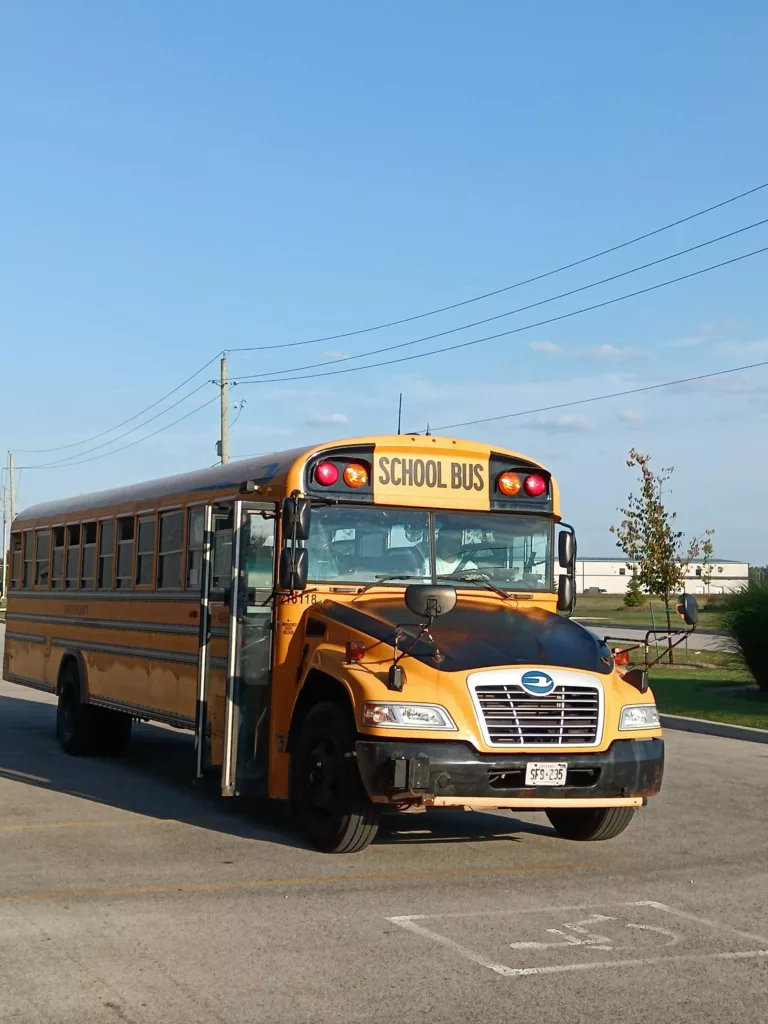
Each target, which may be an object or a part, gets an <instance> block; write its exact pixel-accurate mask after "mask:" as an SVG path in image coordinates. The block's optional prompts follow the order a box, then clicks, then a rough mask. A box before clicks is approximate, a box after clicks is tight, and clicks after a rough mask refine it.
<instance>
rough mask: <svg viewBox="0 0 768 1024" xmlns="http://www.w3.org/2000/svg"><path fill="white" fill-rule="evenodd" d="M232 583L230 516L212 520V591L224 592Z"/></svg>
mask: <svg viewBox="0 0 768 1024" xmlns="http://www.w3.org/2000/svg"><path fill="white" fill-rule="evenodd" d="M231 583H232V516H228V517H227V518H226V519H216V518H214V520H213V579H212V581H211V589H212V590H226V589H227V588H228V587H229V586H230V585H231Z"/></svg>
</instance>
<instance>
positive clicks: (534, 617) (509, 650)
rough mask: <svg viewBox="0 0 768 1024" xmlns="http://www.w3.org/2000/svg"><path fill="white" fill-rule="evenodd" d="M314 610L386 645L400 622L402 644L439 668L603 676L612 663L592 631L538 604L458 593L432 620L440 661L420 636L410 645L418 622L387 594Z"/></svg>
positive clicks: (317, 606)
mask: <svg viewBox="0 0 768 1024" xmlns="http://www.w3.org/2000/svg"><path fill="white" fill-rule="evenodd" d="M315 611H318V612H321V613H322V614H324V615H326V616H327V617H328V618H329V619H331V620H332V621H335V622H338V623H340V624H343V625H345V626H348V627H349V628H351V629H355V630H357V631H358V632H360V633H366V634H367V635H368V636H370V637H372V638H373V639H374V640H378V641H383V642H384V643H389V644H391V643H392V641H393V639H394V627H395V626H400V627H401V628H402V629H403V631H404V632H405V633H406V635H407V636H408V637H409V639H407V640H405V641H403V643H402V644H401V649H402V648H405V649H407V650H408V653H409V654H410V655H411V656H412V657H415V658H417V659H418V660H419V661H422V662H424V663H425V664H428V665H430V666H431V667H433V668H438V669H440V670H441V671H443V672H461V671H470V670H472V669H480V668H494V667H501V666H505V665H542V666H546V665H549V666H552V667H558V668H572V669H580V670H583V671H585V672H597V673H599V674H601V675H607V674H608V673H610V672H611V670H612V668H613V658H612V656H611V652H610V650H609V648H608V647H607V646H606V645H605V643H603V641H602V640H599V639H598V638H597V637H596V636H595V634H594V633H592V632H590V630H588V629H586V628H585V627H584V626H580V625H579V624H578V623H577V622H573V621H572V620H571V619H566V618H563V617H562V616H560V615H555V614H553V613H552V612H547V611H544V610H543V609H540V608H531V609H530V610H526V611H518V610H517V609H515V608H512V607H510V606H509V605H505V604H502V603H501V601H500V602H499V603H498V604H497V605H493V604H489V603H488V602H487V601H483V602H482V604H481V603H473V602H472V601H471V599H467V597H466V596H465V595H463V594H462V595H461V597H460V598H459V603H458V604H457V605H456V607H455V608H454V609H453V611H451V612H449V613H448V614H447V615H443V616H441V617H440V618H438V619H435V621H434V622H433V624H432V628H431V634H432V637H433V638H434V641H435V644H436V646H437V647H438V648H439V650H440V653H441V654H442V655H443V657H444V660H443V661H441V662H439V664H438V663H436V662H435V661H434V659H433V655H434V653H435V648H434V647H433V646H432V644H430V643H429V641H427V640H419V641H418V642H417V643H416V644H415V645H414V646H413V647H411V646H410V645H411V642H412V640H413V639H415V637H416V636H417V635H418V633H419V622H418V620H417V619H416V618H415V617H414V616H413V615H412V614H411V612H409V611H408V610H407V609H406V608H405V607H404V606H403V605H402V604H399V603H394V602H392V600H391V598H390V599H388V598H384V599H382V600H377V599H376V598H371V599H368V600H366V602H365V604H364V605H354V604H342V603H341V602H337V601H323V602H321V603H319V604H317V605H315Z"/></svg>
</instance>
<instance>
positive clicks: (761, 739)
mask: <svg viewBox="0 0 768 1024" xmlns="http://www.w3.org/2000/svg"><path fill="white" fill-rule="evenodd" d="M659 718H660V719H661V724H662V727H663V728H664V729H680V730H682V731H683V732H697V733H704V734H706V735H707V736H725V737H726V738H727V739H729V740H748V741H751V742H752V743H768V729H753V728H752V727H751V726H749V725H731V724H729V723H728V722H709V721H707V720H706V719H705V718H685V717H684V716H683V715H659Z"/></svg>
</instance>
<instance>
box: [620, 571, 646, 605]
mask: <svg viewBox="0 0 768 1024" xmlns="http://www.w3.org/2000/svg"><path fill="white" fill-rule="evenodd" d="M632 569H633V572H632V579H631V580H630V581H629V583H628V584H627V592H626V594H625V595H624V606H625V607H626V608H639V607H640V606H641V605H643V604H645V594H644V593H643V591H642V590H641V589H640V581H639V580H638V578H637V573H635V572H634V566H633V567H632Z"/></svg>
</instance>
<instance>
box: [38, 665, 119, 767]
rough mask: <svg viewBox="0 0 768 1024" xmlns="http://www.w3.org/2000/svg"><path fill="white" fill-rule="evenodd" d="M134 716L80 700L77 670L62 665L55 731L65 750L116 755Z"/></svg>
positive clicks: (85, 754)
mask: <svg viewBox="0 0 768 1024" xmlns="http://www.w3.org/2000/svg"><path fill="white" fill-rule="evenodd" d="M132 727H133V719H132V717H131V716H130V715H127V714H124V713H123V712H122V711H112V710H110V709H109V708H99V707H95V706H94V705H92V704H83V702H82V701H81V700H80V674H79V672H78V671H77V668H76V667H75V666H74V665H72V664H70V665H68V666H67V667H66V668H65V669H64V673H63V677H62V680H61V687H60V689H59V704H58V708H57V712H56V735H57V737H58V740H59V743H61V745H62V747H63V748H64V750H65V751H66V753H68V754H72V755H73V756H75V757H83V756H87V755H89V754H108V755H118V754H122V753H123V752H124V751H125V748H126V747H127V746H128V743H129V741H130V738H131V729H132Z"/></svg>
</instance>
